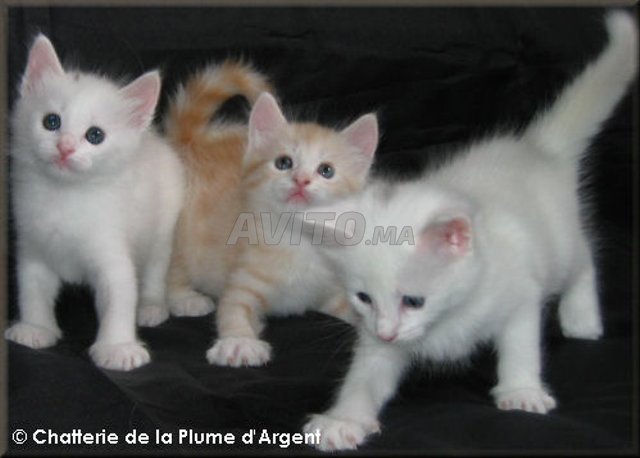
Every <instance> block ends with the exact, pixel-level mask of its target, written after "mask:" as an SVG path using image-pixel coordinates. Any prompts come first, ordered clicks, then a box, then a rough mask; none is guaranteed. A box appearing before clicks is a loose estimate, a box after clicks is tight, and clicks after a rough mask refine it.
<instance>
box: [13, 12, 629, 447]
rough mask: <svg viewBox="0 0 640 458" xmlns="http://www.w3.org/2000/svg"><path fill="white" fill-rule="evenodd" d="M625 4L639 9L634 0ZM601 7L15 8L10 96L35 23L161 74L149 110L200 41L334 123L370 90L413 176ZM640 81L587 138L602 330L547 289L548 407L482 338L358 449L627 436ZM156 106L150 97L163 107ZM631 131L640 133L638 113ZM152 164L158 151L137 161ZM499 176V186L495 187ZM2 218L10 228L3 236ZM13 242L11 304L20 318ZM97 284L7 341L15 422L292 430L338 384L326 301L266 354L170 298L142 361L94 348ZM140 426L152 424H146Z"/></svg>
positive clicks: (555, 57) (594, 25)
mask: <svg viewBox="0 0 640 458" xmlns="http://www.w3.org/2000/svg"><path fill="white" fill-rule="evenodd" d="M632 11H633V12H634V13H635V10H632ZM602 14H603V10H602V9H592V8H582V7H580V8H550V9H542V8H530V7H524V8H487V7H484V8H422V7H399V8H392V7H384V8H372V7H362V8H346V7H341V8H328V7H327V8H320V7H305V8H303V7H300V8H291V7H286V8H222V7H206V8H205V7H198V8H195V7H194V8H187V7H184V8H173V7H171V8H170V7H163V8H133V7H131V8H115V7H108V8H97V7H96V8H62V7H59V8H22V7H11V8H9V42H8V44H9V45H8V49H9V56H8V76H9V78H8V81H9V85H10V87H9V94H10V99H9V106H10V107H11V106H12V104H13V100H14V98H15V88H16V84H17V82H18V81H19V76H20V74H21V73H22V71H23V69H24V65H25V62H26V53H27V50H28V46H29V45H30V43H31V40H32V38H33V36H34V34H35V33H36V32H37V31H42V32H44V33H45V34H47V35H48V36H49V37H50V38H51V39H52V41H53V43H54V45H55V46H56V48H57V50H58V52H59V54H60V55H61V57H62V59H63V60H64V61H66V62H71V63H76V64H78V65H79V66H80V67H81V68H83V69H99V70H101V71H105V72H107V73H108V74H112V75H129V76H131V77H133V76H136V75H138V74H140V73H141V72H143V71H145V70H148V69H151V68H153V67H160V68H161V69H162V71H163V75H164V92H163V98H162V101H161V104H160V111H159V113H160V114H162V113H163V111H164V109H165V107H166V100H167V96H168V95H169V94H171V92H172V91H173V89H174V88H175V86H176V84H177V82H178V81H180V80H181V79H183V78H184V77H186V76H187V75H188V74H189V73H190V72H192V71H193V70H194V69H196V68H198V67H200V66H201V65H203V64H205V63H206V62H209V61H211V60H220V59H223V58H225V57H227V56H232V57H239V56H242V57H244V58H246V59H248V60H251V61H253V62H254V63H255V64H256V65H257V67H258V68H260V69H261V70H262V71H264V72H266V73H267V74H269V75H271V76H272V78H273V81H274V82H275V85H276V87H277V88H278V91H279V95H280V97H281V99H282V101H283V102H284V105H285V106H286V107H287V111H288V112H289V113H291V114H293V115H295V116H296V117H297V118H298V119H315V120H318V121H320V122H323V123H328V124H342V123H344V122H346V121H348V120H350V119H353V118H355V117H356V116H358V115H360V114H362V113H364V112H367V111H370V110H375V111H377V113H378V115H379V120H380V125H381V128H382V140H381V142H380V147H379V150H378V162H377V164H376V170H384V171H385V172H390V171H394V172H397V173H398V174H399V175H400V176H410V175H412V174H415V173H418V172H419V171H420V170H422V169H423V168H424V167H428V166H429V163H430V162H432V161H433V159H434V158H438V157H440V156H441V155H442V154H446V151H447V150H449V149H451V148H452V147H454V146H455V145H458V144H460V143H464V142H466V141H468V140H470V139H473V138H477V137H479V136H481V135H483V134H484V133H488V132H494V131H496V130H500V129H503V128H513V129H517V128H519V127H521V126H522V125H523V124H524V123H526V121H527V120H529V119H530V118H531V116H532V115H533V113H534V112H535V111H536V110H537V109H538V108H540V107H541V106H543V105H544V104H545V103H548V102H549V101H550V100H552V98H553V94H554V93H555V92H556V91H557V90H558V89H559V88H560V87H561V86H562V85H563V84H564V83H565V82H566V81H567V78H569V77H570V76H571V75H572V74H574V73H575V72H576V71H577V70H578V69H579V68H581V66H582V65H583V64H584V63H585V62H586V61H588V60H589V59H591V58H592V57H594V56H595V55H596V54H597V53H598V52H599V51H600V50H601V48H602V46H603V43H604V40H605V34H604V29H603V27H602ZM632 106H633V99H632V97H631V96H627V97H626V99H625V100H624V102H623V103H622V104H621V105H620V106H619V107H618V110H617V111H616V113H615V116H614V117H613V118H612V119H611V120H610V121H609V122H608V123H607V124H606V125H605V127H604V129H603V133H602V134H601V135H600V136H599V137H598V138H597V140H596V142H595V144H594V146H593V148H592V150H591V151H590V153H589V155H588V157H589V161H587V162H588V163H587V164H586V167H585V170H586V171H588V173H589V176H590V177H591V179H590V183H591V184H590V185H589V186H588V191H589V194H590V195H591V200H592V213H593V221H594V224H593V226H594V230H595V232H596V234H597V239H598V253H599V256H598V265H599V272H600V283H601V298H602V308H603V313H604V319H605V328H606V337H605V338H604V339H602V340H601V341H598V342H587V341H580V340H566V339H564V338H562V336H561V334H560V332H559V329H558V326H557V322H556V318H555V313H554V305H553V303H552V304H550V306H549V311H550V313H548V314H547V315H548V316H547V320H546V322H545V323H546V324H545V340H544V354H545V379H546V380H547V382H548V383H549V385H550V387H551V388H552V390H553V392H554V393H555V394H556V396H557V399H558V401H559V406H558V408H557V409H556V410H554V411H552V412H551V413H550V414H548V415H546V416H541V415H536V414H528V413H524V412H501V411H499V410H498V409H496V408H495V407H494V405H493V403H492V400H491V399H490V397H489V395H488V390H489V389H490V388H491V387H492V386H493V384H494V383H495V359H494V356H493V354H492V352H491V350H490V349H485V350H483V351H480V352H478V354H477V355H475V356H474V358H473V359H472V361H471V364H470V365H469V366H468V367H467V368H460V369H457V370H445V371H442V370H439V368H434V369H435V370H422V371H415V372H414V373H413V374H412V375H411V376H410V377H409V378H408V379H407V380H406V382H405V383H404V384H403V385H402V387H401V389H400V391H399V393H398V395H397V396H396V397H395V399H394V400H393V401H391V402H390V403H389V405H388V407H387V408H386V409H385V410H384V411H383V413H382V417H381V421H382V424H383V432H382V434H381V435H378V436H375V437H373V438H372V439H371V440H370V441H369V442H368V443H367V444H366V445H364V446H363V447H362V450H363V451H365V452H367V453H371V452H373V451H385V452H387V453H393V452H400V451H402V452H403V453H407V452H410V451H416V452H428V453H435V452H439V451H466V452H471V451H477V450H479V451H484V452H487V453H488V452H493V451H505V450H513V451H516V452H520V453H525V452H527V451H531V450H554V451H558V450H560V451H564V452H569V451H577V450H578V451H583V450H592V449H598V450H600V451H604V450H615V451H626V452H631V451H634V452H636V453H637V450H638V448H637V447H638V441H637V436H636V431H635V427H636V426H637V416H636V413H635V408H636V407H637V393H636V392H635V390H636V388H637V384H636V383H637V380H635V377H634V375H636V374H637V371H635V369H634V368H635V365H634V360H637V355H636V353H635V348H634V347H633V344H634V339H633V337H634V336H635V335H636V328H635V326H632V317H633V313H632V308H633V307H635V306H636V305H637V304H636V303H632V300H633V287H634V283H633V281H632V261H633V257H634V255H637V252H634V251H633V250H634V249H637V246H634V245H633V243H632V242H633V236H634V233H635V230H634V227H633V225H632V223H633V212H632V208H633V204H634V201H633V197H634V196H633V190H634V187H633V179H634V175H633V168H632V164H633V161H632V141H633V134H634V132H633V130H632V126H634V125H635V123H634V122H633V120H632V113H633V110H632ZM159 118H161V115H160V116H159ZM636 135H637V133H636ZM149 172H150V173H153V171H149ZM505 192H510V191H509V190H505ZM12 234H13V233H12V232H11V226H10V236H12ZM13 265H14V260H13V257H12V251H11V252H10V259H9V266H10V269H9V278H10V291H9V297H10V301H9V307H8V316H9V318H10V319H13V318H15V316H16V311H15V310H16V309H15V289H16V288H15V272H14V269H13ZM92 300H93V299H92V295H91V292H90V291H88V290H87V289H85V288H82V287H68V288H65V289H64V291H63V292H62V293H61V296H60V298H59V300H58V303H57V315H58V317H59V320H60V323H61V327H62V329H63V331H64V338H63V339H62V340H61V342H60V343H59V344H58V345H57V346H55V347H53V348H51V349H46V350H41V351H34V350H31V349H28V348H25V347H22V346H19V345H15V344H13V343H10V344H8V347H9V350H8V385H9V387H8V416H9V417H8V420H9V434H11V432H12V431H13V430H14V429H16V428H22V429H24V430H25V431H26V432H27V433H29V434H31V433H32V432H33V431H35V430H36V429H37V428H44V429H51V430H53V431H55V432H68V431H71V430H73V429H74V428H81V429H82V430H83V431H96V432H98V431H101V430H103V429H104V430H106V431H107V432H115V433H117V434H118V435H119V436H120V443H121V444H122V442H123V439H124V435H125V434H126V433H127V432H130V431H132V430H133V429H136V430H137V431H138V432H147V433H149V434H154V432H155V431H156V429H158V430H160V431H162V432H175V431H177V430H178V429H179V428H190V429H193V430H194V431H206V432H232V433H234V434H236V436H237V437H238V438H239V437H240V435H241V434H242V433H244V432H245V431H247V430H248V429H250V428H255V429H257V430H258V432H260V430H262V429H267V430H268V431H269V432H289V433H293V432H297V431H299V430H300V427H301V426H302V424H303V423H304V420H305V416H306V415H307V414H309V413H312V412H318V411H322V410H324V409H325V408H327V407H328V406H329V404H330V402H331V397H332V393H333V392H334V391H335V389H336V388H337V386H338V384H339V383H340V378H341V377H342V375H343V374H344V372H345V370H346V368H347V365H348V362H349V357H350V354H351V348H352V343H353V338H354V332H353V331H352V330H351V329H350V327H349V326H347V325H345V324H343V323H341V322H338V321H336V320H334V319H332V318H329V317H325V316H322V315H320V314H314V313H309V314H307V315H305V316H302V317H292V318H286V319H272V320H269V324H268V328H267V331H266V334H265V338H266V339H267V340H268V341H269V342H271V343H272V344H273V347H274V359H273V362H272V363H271V364H269V365H268V366H267V367H264V368H245V369H230V368H220V367H214V366H211V365H209V364H207V362H206V360H205V357H204V355H205V351H206V350H207V348H209V346H210V345H211V343H212V341H213V339H214V334H213V332H214V331H213V317H212V316H207V317H201V318H179V319H178V318H171V319H170V320H169V321H168V322H166V323H164V324H162V325H161V326H159V327H157V328H154V329H148V328H145V329H141V330H140V336H141V338H142V339H143V340H144V341H145V342H146V343H147V344H148V346H149V348H150V351H151V354H152V360H153V361H152V363H150V364H149V365H147V366H144V367H142V368H140V369H138V370H135V371H132V372H130V373H120V372H109V371H103V370H100V369H98V368H96V367H95V366H94V365H93V364H92V363H91V362H90V360H89V358H88V355H87V348H88V347H89V345H90V344H91V343H92V342H93V339H94V337H95V331H96V318H95V312H94V310H93V305H92ZM151 442H152V444H153V442H155V441H154V440H153V438H152V441H151ZM8 444H9V447H10V448H9V451H10V453H12V454H23V453H24V454H33V453H37V452H42V451H45V450H49V451H52V450H53V451H57V452H62V451H64V452H65V453H73V452H77V453H87V452H103V453H109V454H112V453H116V452H119V451H123V450H124V451H125V452H127V453H131V452H132V451H140V452H142V451H153V453H162V452H167V453H171V454H176V453H180V454H190V453H216V452H219V451H229V450H236V451H239V452H249V451H251V452H252V453H259V452H267V451H269V452H272V453H273V452H278V451H282V452H283V453H286V452H287V451H288V452H292V451H294V450H295V452H296V453H301V452H306V451H308V452H311V449H309V448H307V447H305V446H291V447H290V448H288V449H284V448H280V447H279V446H278V445H271V446H269V445H266V444H262V445H259V446H258V445H255V446H253V447H250V446H244V445H241V446H235V447H224V446H208V447H198V446H195V445H185V444H183V445H180V444H177V443H176V441H175V440H174V443H173V444H172V445H149V446H145V447H142V446H134V447H133V449H132V448H129V449H127V448H126V447H123V446H122V445H119V446H105V447H95V446H93V447H92V446H84V447H83V446H74V447H69V446H58V447H55V446H51V447H46V446H43V445H35V444H34V443H33V441H32V440H31V438H30V439H29V440H28V441H27V443H26V444H24V445H16V444H15V443H14V442H12V440H11V438H10V437H9V438H8Z"/></svg>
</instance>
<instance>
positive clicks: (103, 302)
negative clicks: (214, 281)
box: [5, 35, 184, 370]
mask: <svg viewBox="0 0 640 458" xmlns="http://www.w3.org/2000/svg"><path fill="white" fill-rule="evenodd" d="M159 92H160V77H159V74H158V73H157V72H150V73H147V74H145V75H142V76H141V77H139V78H138V79H136V80H135V81H133V82H132V83H130V84H129V85H127V86H126V87H123V88H120V87H118V86H116V85H115V84H114V83H112V82H111V81H109V80H108V79H106V78H102V77H99V76H96V75H93V74H86V73H81V72H75V71H73V72H72V71H66V72H65V70H64V69H63V68H62V66H61V64H60V61H59V60H58V57H57V55H56V52H55V50H54V48H53V46H52V45H51V42H50V41H49V40H48V39H47V38H46V37H45V36H44V35H40V36H38V37H37V38H36V40H35V42H34V44H33V46H32V48H31V50H30V52H29V59H28V63H27V68H26V71H25V74H24V76H23V80H22V85H21V87H20V98H19V99H18V100H17V102H16V107H15V111H14V113H13V116H12V129H13V138H12V144H11V155H12V158H13V163H12V176H11V178H12V182H11V184H12V197H13V204H14V212H15V222H16V229H17V241H16V250H17V268H18V289H19V296H18V306H19V310H20V320H19V321H18V322H17V323H15V324H14V325H13V326H11V327H10V328H9V329H7V331H6V333H5V336H6V338H7V339H10V340H13V341H15V342H18V343H20V344H23V345H27V346H29V347H31V348H43V347H49V346H51V345H54V344H55V343H56V341H57V340H58V339H59V338H60V337H61V332H60V329H59V327H58V325H57V323H56V319H55V315H54V301H55V298H56V295H57V293H58V290H59V288H60V286H61V283H62V282H70V283H81V282H86V283H89V284H90V285H91V286H92V287H93V288H94V289H95V292H96V307H97V311H98V318H99V321H100V326H99V329H98V335H97V338H96V342H95V343H94V344H93V345H92V347H91V349H90V354H91V357H92V358H93V360H94V362H95V363H96V364H97V365H98V366H101V367H104V368H108V369H119V370H129V369H132V368H135V367H138V366H140V365H142V364H145V363H146V362H148V361H149V353H148V351H147V350H146V349H145V348H144V347H143V345H142V344H141V343H140V342H139V341H138V339H137V337H136V303H137V302H138V295H140V302H141V303H140V308H139V309H138V321H139V323H140V324H141V325H154V324H157V323H158V322H160V321H162V320H163V319H164V318H165V317H166V316H167V314H168V312H167V308H166V306H165V276H166V271H167V268H168V263H169V256H170V249H171V239H172V233H173V227H174V224H175V221H176V219H177V216H178V212H179V210H180V205H181V202H182V193H183V186H184V185H183V170H182V166H181V163H180V162H179V160H178V158H177V157H176V156H175V154H174V153H173V151H172V150H171V149H170V148H169V146H168V145H167V144H165V142H164V141H163V140H161V139H160V138H159V137H158V136H157V135H156V134H155V133H153V132H152V131H151V129H149V124H150V123H151V121H152V118H153V114H154V110H155V106H156V103H157V100H158V95H159ZM137 277H139V278H140V281H141V288H140V291H138V286H137V281H136V279H137Z"/></svg>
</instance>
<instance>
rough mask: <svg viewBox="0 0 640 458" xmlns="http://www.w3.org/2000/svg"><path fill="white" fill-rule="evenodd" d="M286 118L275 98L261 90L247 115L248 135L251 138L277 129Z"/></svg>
mask: <svg viewBox="0 0 640 458" xmlns="http://www.w3.org/2000/svg"><path fill="white" fill-rule="evenodd" d="M286 122H287V121H286V119H285V117H284V115H283V114H282V111H281V110H280V106H279V105H278V102H277V101H276V99H275V98H274V97H273V96H272V95H271V94H269V93H268V92H263V93H262V94H261V95H260V97H258V100H257V101H256V103H255V105H254V106H253V109H252V110H251V115H250V117H249V135H250V136H251V137H252V138H257V136H260V135H263V134H265V133H272V132H275V131H276V130H278V129H279V128H280V127H281V126H282V125H283V124H286Z"/></svg>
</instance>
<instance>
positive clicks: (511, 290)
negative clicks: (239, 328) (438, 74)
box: [304, 12, 637, 450]
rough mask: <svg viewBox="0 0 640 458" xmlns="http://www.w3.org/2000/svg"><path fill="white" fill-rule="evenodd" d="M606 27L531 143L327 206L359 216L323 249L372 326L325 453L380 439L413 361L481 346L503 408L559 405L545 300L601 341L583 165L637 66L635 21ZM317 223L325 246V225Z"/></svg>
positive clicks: (573, 332) (566, 329) (491, 143)
mask: <svg viewBox="0 0 640 458" xmlns="http://www.w3.org/2000/svg"><path fill="white" fill-rule="evenodd" d="M606 25H607V30H608V33H609V36H610V42H609V44H608V46H607V47H606V49H605V50H604V52H603V53H602V54H601V55H600V56H599V57H598V59H597V60H595V61H594V62H593V63H591V64H590V65H589V66H587V67H586V69H585V70H584V71H583V72H582V73H581V74H580V75H578V77H577V78H576V79H575V80H574V81H573V82H572V83H571V84H569V85H568V86H567V87H566V88H565V89H564V90H563V92H562V93H561V94H560V96H559V98H558V99H557V100H556V101H555V103H554V104H553V105H552V106H551V107H550V109H549V110H547V111H546V112H544V113H542V114H541V115H540V116H538V117H537V118H536V119H535V120H534V122H533V123H532V124H531V125H530V126H529V127H528V129H527V130H526V131H525V132H524V134H523V135H521V136H519V137H516V136H514V135H505V136H500V137H495V138H491V139H488V140H486V141H483V142H481V143H478V144H474V145H472V146H470V147H469V148H468V150H467V151H466V152H462V153H461V155H460V156H457V158H456V159H454V160H453V161H452V162H451V163H449V164H447V165H445V166H443V167H442V168H440V169H439V170H437V171H435V172H432V173H430V174H428V175H427V176H425V177H423V178H421V179H419V180H416V181H412V182H407V183H403V184H397V185H391V184H388V183H387V184H384V183H374V184H372V185H371V186H370V187H369V188H367V189H366V190H365V192H364V193H362V195H360V196H359V197H358V198H356V199H351V200H350V201H348V202H345V203H344V204H342V205H341V204H338V205H337V206H334V207H333V208H331V209H326V208H325V209H323V210H325V211H328V210H330V211H334V212H336V213H337V214H343V215H345V212H348V211H357V212H358V213H359V214H361V215H363V217H364V219H365V220H366V229H364V230H363V227H362V224H360V225H358V224H354V223H349V224H346V223H345V221H346V220H347V219H348V218H347V216H350V217H354V218H355V217H356V216H357V215H355V214H350V215H347V216H343V217H341V218H339V219H338V220H337V222H336V221H334V222H333V224H331V223H329V224H326V225H325V227H324V229H325V230H324V235H323V236H324V237H325V240H324V243H325V244H327V245H328V247H327V248H326V249H325V254H326V255H327V256H329V257H330V258H331V259H333V260H334V263H335V265H336V268H337V269H340V271H341V273H342V275H341V278H343V281H344V284H345V286H346V287H347V289H348V291H349V294H350V300H351V303H352V305H353V307H354V308H355V310H356V311H357V312H358V313H359V314H361V315H362V317H363V320H362V324H361V326H360V329H359V339H358V343H357V346H356V349H355V354H354V359H353V362H352V365H351V367H350V369H349V372H348V374H347V376H346V379H345V381H344V383H343V385H342V386H341V388H340V391H339V393H338V396H337V399H336V401H335V403H334V405H333V407H331V408H330V409H329V410H328V411H327V412H325V413H324V414H321V415H314V416H312V418H311V419H310V421H309V422H308V423H307V424H306V425H305V427H304V430H305V432H311V431H315V430H318V429H319V430H320V432H321V434H322V440H321V442H320V444H319V448H320V449H322V450H336V449H352V448H356V447H357V446H358V445H359V444H361V443H362V442H363V441H364V439H365V437H366V436H367V435H369V434H371V433H374V432H377V431H379V424H378V421H377V417H378V413H379V411H380V410H381V408H382V407H383V405H384V404H385V402H386V401H387V400H388V399H390V398H391V397H392V396H393V395H394V393H395V391H396V388H397V386H398V384H399V382H400V380H401V379H402V376H403V374H404V372H405V370H406V369H407V368H408V367H409V366H410V363H411V362H412V361H424V360H430V361H436V362H438V361H452V360H457V359H461V358H465V357H467V356H468V355H470V353H471V352H472V351H473V350H474V349H475V348H476V347H477V346H478V345H479V344H480V343H482V342H492V343H493V344H494V345H495V348H496V350H497V355H498V366H497V371H498V374H497V375H498V384H497V385H496V386H495V387H494V388H493V389H492V390H491V394H492V395H493V397H494V399H495V402H496V404H497V406H498V407H499V408H501V409H520V410H525V411H529V412H538V413H546V412H547V411H549V410H550V409H552V408H554V406H555V405H556V401H555V400H554V398H553V397H552V396H551V394H550V393H549V392H548V390H547V389H546V388H545V386H544V384H543V382H542V379H541V355H540V338H541V336H540V330H541V309H542V305H543V303H544V301H545V298H547V297H549V296H550V295H552V294H556V293H560V294H561V295H562V296H561V302H560V306H559V315H560V317H559V318H560V324H561V327H562V331H563V333H564V335H565V336H567V337H576V338H585V339H597V338H598V337H600V336H601V334H602V324H601V319H600V313H599V307H598V301H597V293H596V284H595V278H594V277H595V275H594V264H593V259H592V253H591V249H590V244H589V241H588V239H587V237H586V235H585V233H584V230H583V227H582V223H581V218H580V208H579V207H580V205H579V199H578V196H577V192H576V190H577V188H578V162H579V160H580V157H581V154H582V153H583V152H584V151H585V149H586V148H587V147H588V145H589V142H590V140H591V139H592V138H593V136H594V135H595V134H596V133H597V132H598V130H599V128H600V126H601V124H602V122H603V121H605V120H606V119H607V117H608V116H609V115H610V114H611V112H612V111H613V109H614V107H615V106H616V103H617V102H618V101H619V100H620V98H621V97H622V96H623V94H624V93H625V90H626V88H627V85H628V84H629V82H630V81H631V80H632V79H633V77H634V75H635V72H636V67H637V60H636V59H637V57H636V55H637V31H636V28H635V25H634V22H633V20H632V19H631V18H630V17H629V16H627V15H625V14H623V13H619V12H618V13H611V14H609V15H608V16H607V18H606ZM308 216H309V215H308ZM307 219H308V218H307ZM352 219H353V218H352ZM355 219H357V218H355ZM376 226H378V227H381V228H382V229H384V230H388V228H389V227H396V228H397V233H396V235H397V238H400V240H397V238H393V237H392V238H391V240H387V241H383V239H381V238H380V237H376V234H375V233H376V231H379V230H380V229H376V228H375V227H376ZM311 228H312V229H313V230H314V232H316V234H315V236H316V237H318V236H319V231H318V230H319V229H322V228H323V226H320V225H318V226H317V227H316V226H311ZM327 228H332V229H333V230H334V231H329V230H327ZM403 228H404V229H405V230H404V231H403ZM320 232H322V231H320ZM327 233H330V234H329V235H327ZM388 234H390V233H388ZM377 235H381V232H378V233H377ZM411 235H413V238H414V241H415V244H411V243H409V242H410V240H411V237H410V236H411ZM331 240H333V243H331ZM403 240H404V243H401V242H402V241H403ZM357 241H360V242H361V243H357V244H353V242H357ZM365 241H366V242H365ZM375 242H377V243H375ZM396 242H399V243H400V244H397V243H396Z"/></svg>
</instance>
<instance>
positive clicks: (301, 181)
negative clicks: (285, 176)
mask: <svg viewBox="0 0 640 458" xmlns="http://www.w3.org/2000/svg"><path fill="white" fill-rule="evenodd" d="M293 181H294V182H295V183H296V184H297V185H298V187H300V188H304V187H305V186H308V185H309V184H310V183H311V179H310V178H309V177H307V176H300V175H294V177H293Z"/></svg>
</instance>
